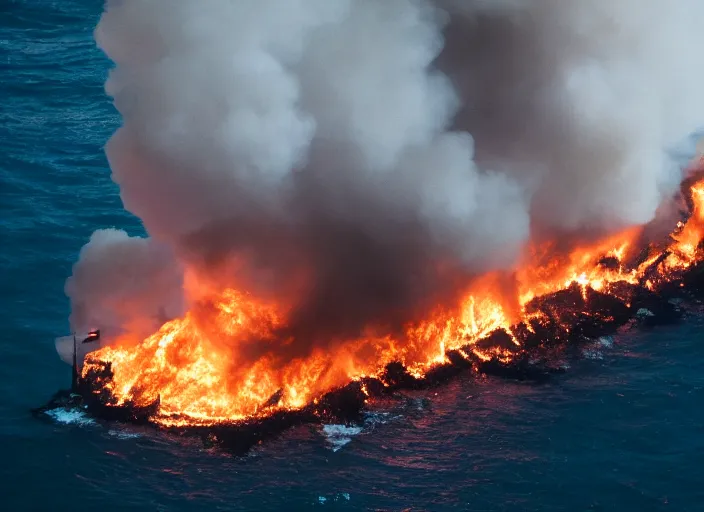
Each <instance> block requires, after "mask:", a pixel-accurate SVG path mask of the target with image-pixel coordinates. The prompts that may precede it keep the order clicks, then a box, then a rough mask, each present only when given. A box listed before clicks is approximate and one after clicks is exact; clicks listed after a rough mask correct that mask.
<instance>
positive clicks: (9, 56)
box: [0, 0, 704, 512]
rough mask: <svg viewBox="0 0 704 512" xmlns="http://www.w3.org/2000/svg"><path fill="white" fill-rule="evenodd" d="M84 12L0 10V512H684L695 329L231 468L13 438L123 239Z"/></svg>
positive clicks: (122, 447) (174, 445) (283, 444)
mask: <svg viewBox="0 0 704 512" xmlns="http://www.w3.org/2000/svg"><path fill="white" fill-rule="evenodd" d="M194 1H195V0H194ZM206 1H207V0H206ZM101 8H102V2H101V1H100V0H61V1H49V0H25V1H13V0H0V299H1V300H2V302H1V305H2V307H0V326H2V330H1V331H0V332H1V333H2V334H1V335H0V377H1V378H0V447H2V452H1V454H2V474H1V475H0V503H1V505H0V508H2V510H57V511H61V510H83V509H84V508H86V507H95V508H96V509H98V510H101V511H105V512H107V511H111V510H158V511H180V510H194V511H195V510H197V511H201V510H307V509H311V508H312V509H320V510H377V509H378V510H402V509H405V508H411V509H412V510H433V511H435V510H437V511H442V510H473V511H494V510H497V511H498V510H501V511H533V510H534V511H539V510H540V511H542V510H545V511H558V510H567V511H583V510H613V511H630V510H633V511H651V510H652V511H659V510H663V511H701V510H704V477H703V476H702V474H701V464H702V461H704V358H703V357H702V355H703V354H704V334H702V332H703V331H702V327H703V326H704V322H703V321H702V319H701V317H696V316H694V317H692V318H689V319H688V320H687V321H686V322H684V323H683V324H681V325H679V326H675V327H667V328H658V329H654V330H649V331H635V332H630V333H626V334H623V335H619V336H617V337H615V339H614V344H613V346H594V347H591V348H590V349H589V350H587V351H585V352H584V353H583V355H582V357H577V358H574V360H572V361H571V362H570V364H571V368H570V371H569V372H568V373H567V374H566V375H565V376H564V377H561V378H560V379H558V380H557V381H555V382H553V383H551V384H548V385H544V386H529V385H521V384H514V383H509V382H505V381H497V380H492V379H488V380H485V381H480V382H476V381H472V380H469V379H459V380H456V381H454V382H453V383H451V384H450V385H449V386H447V387H444V388H441V389H438V390H434V391H432V392H426V393H422V394H413V393H409V394H407V395H405V397H404V398H401V399H399V400H398V401H396V402H394V403H391V404H388V405H387V406H386V407H384V408H383V410H379V411H377V412H375V413H373V414H370V416H369V418H368V419H367V422H366V423H365V426H364V427H363V428H362V429H361V430H360V431H348V432H344V431H342V432H341V431H339V429H338V431H335V429H334V428H332V427H330V428H328V431H327V433H326V432H325V431H321V430H320V429H319V428H317V427H316V428H313V427H302V428H298V429H295V430H293V431H290V432H288V433H287V434H285V435H284V436H283V437H281V438H280V439H278V440H275V441H273V442H271V443H267V444H265V445H264V446H262V447H261V448H259V449H257V450H255V451H254V452H253V453H252V455H251V456H249V457H246V458H243V459H232V458H229V457H226V456H223V455H221V454H218V453H217V452H212V451H204V450H202V449H201V447H200V445H199V444H197V443H194V442H186V441H183V440H179V439H172V438H169V437H168V436H164V435H157V434H155V433H153V432H151V431H150V430H148V429H147V430H138V429H133V428H124V427H117V426H115V425H105V424H97V423H87V419H86V418H78V419H77V420H75V419H74V421H68V420H70V418H66V417H64V418H59V420H57V421H46V422H42V421H38V420H37V419H35V418H33V417H32V416H31V415H30V413H29V409H30V408H32V407H36V406H38V405H41V404H43V403H44V402H45V401H46V399H48V398H49V397H50V396H51V394H52V393H53V392H54V391H56V390H57V389H59V388H63V387H66V385H67V383H68V380H69V376H70V369H69V368H68V367H67V366H66V365H64V364H63V363H61V362H60V360H59V358H58V356H57V355H56V353H55V351H54V347H53V338H54V337H55V336H57V335H61V334H65V333H67V331H68V322H67V318H68V314H69V310H68V301H67V299H66V298H65V296H64V294H63V285H64V281H65V279H66V277H67V276H68V275H70V272H71V265H72V264H73V262H75V261H76V259H77V257H78V251H79V250H80V248H81V246H82V245H83V244H84V243H85V242H86V241H87V240H88V237H89V236H90V234H91V233H92V232H93V230H95V229H97V228H102V227H109V226H116V227H120V228H123V229H126V230H128V231H130V232H131V233H140V232H141V231H142V229H141V226H140V223H139V221H138V220H137V219H135V218H133V217H132V216H130V215H129V214H127V213H126V212H124V210H123V209H122V205H121V202H120V199H119V191H118V190H117V187H116V186H115V185H114V184H113V183H112V182H111V181H110V171H109V169H108V166H107V162H106V160H105V156H104V154H103V151H102V146H103V145H104V143H105V142H106V140H107V139H108V138H109V136H110V134H111V133H112V132H113V131H114V130H115V128H116V127H117V126H118V124H119V118H118V116H117V115H116V113H115V111H114V110H113V108H112V107H111V105H110V102H109V99H108V98H107V97H106V96H105V95H104V93H103V89H102V84H103V81H104V79H105V75H106V73H107V69H108V68H109V63H108V62H107V61H106V59H105V58H104V57H103V56H102V55H101V53H100V52H99V51H98V50H97V49H96V48H95V45H94V43H93V40H92V29H93V27H94V26H95V24H96V22H97V19H98V16H99V15H100V10H101ZM348 440H349V442H347V443H346V444H344V443H345V442H346V441H348ZM334 449H335V450H336V451H334Z"/></svg>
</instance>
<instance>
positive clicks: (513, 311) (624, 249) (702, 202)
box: [83, 180, 704, 425]
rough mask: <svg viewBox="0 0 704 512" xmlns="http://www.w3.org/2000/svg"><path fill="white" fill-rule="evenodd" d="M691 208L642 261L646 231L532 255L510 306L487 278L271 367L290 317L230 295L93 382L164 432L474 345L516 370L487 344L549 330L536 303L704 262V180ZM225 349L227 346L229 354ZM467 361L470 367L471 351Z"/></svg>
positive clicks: (419, 371)
mask: <svg viewBox="0 0 704 512" xmlns="http://www.w3.org/2000/svg"><path fill="white" fill-rule="evenodd" d="M690 196H691V201H690V203H691V205H690V208H691V210H692V211H691V216H690V217H689V219H688V220H687V222H686V223H679V224H678V226H677V228H676V229H675V231H674V233H673V234H672V236H671V243H670V244H669V246H668V247H666V249H665V250H660V251H656V253H655V254H649V255H646V256H645V257H642V258H641V260H642V261H640V262H638V263H636V264H630V265H629V264H627V263H626V262H627V261H633V257H634V255H636V247H634V242H635V240H636V239H637V238H638V236H639V234H640V233H641V230H640V229H630V230H627V231H625V232H623V233H621V234H619V235H617V236H614V237H611V238H609V239H607V240H603V241H600V242H599V243H596V244H594V245H592V246H589V247H582V248H579V249H577V250H573V251H571V252H570V253H568V254H565V255H564V256H562V257H559V258H555V257H552V258H549V257H548V258H546V255H550V254H555V252H554V247H551V246H544V247H534V248H532V251H531V254H530V257H529V258H528V263H527V264H525V265H523V266H522V268H521V269H520V270H519V271H518V272H517V273H516V275H515V297H513V298H512V299H511V300H507V297H506V296H505V295H506V292H505V291H504V292H500V291H498V290H499V289H500V288H499V287H497V286H495V282H494V279H495V277H496V276H493V275H487V276H484V278H483V279H480V280H478V281H475V282H474V283H472V284H471V286H469V290H468V292H467V294H466V296H465V299H464V300H463V301H462V303H461V304H460V305H458V306H456V307H447V306H445V307H440V306H438V307H437V308H436V310H435V311H432V312H429V314H428V316H427V318H426V319H425V320H423V321H419V322H416V323H415V324H413V325H409V326H408V327H407V329H406V332H405V335H403V336H391V335H384V336H379V335H377V334H374V335H370V336H368V337H365V338H363V339H356V340H347V341H346V342H343V343H336V344H335V347H336V348H329V349H326V350H325V351H322V350H317V351H315V352H313V353H312V354H310V355H308V356H306V357H305V358H303V359H294V360H289V361H283V362H282V361H275V360H273V359H272V358H271V356H269V355H264V356H259V357H255V358H252V357H251V353H256V352H257V348H258V347H259V345H260V344H269V345H271V344H273V345H274V346H282V347H283V346H285V345H286V340H280V339H277V336H276V331H277V328H279V327H281V326H285V325H286V311H284V310H283V309H282V307H281V306H280V305H277V304H265V303H262V302H261V301H258V300H257V299H255V298H254V297H251V296H248V295H245V294H243V293H240V292H238V291H236V290H225V291H224V292H222V293H220V294H219V295H218V296H217V297H213V298H211V299H209V300H207V301H201V302H199V303H198V304H197V305H196V306H194V307H193V308H192V309H191V311H189V312H188V313H187V314H186V315H185V316H184V317H183V318H180V319H176V320H173V321H170V322H167V323H166V324H164V325H163V326H162V327H161V328H160V329H159V331H158V332H156V333H154V334H153V335H151V336H150V337H148V338H147V339H146V340H144V341H141V342H138V343H136V342H135V340H131V339H129V338H123V339H119V340H117V341H116V343H115V344H114V345H113V346H110V347H106V348H103V349H101V350H99V351H97V352H94V353H92V354H90V355H89V356H88V357H87V359H86V362H85V365H84V367H83V376H84V377H87V376H88V375H89V373H90V372H91V370H95V369H96V368H98V367H100V365H101V364H102V363H104V362H109V363H110V364H111V369H112V372H113V378H112V379H111V380H109V381H106V382H105V384H104V388H105V389H107V391H109V392H110V394H111V395H112V397H113V398H114V399H115V401H116V404H117V405H119V404H126V403H130V404H133V405H136V406H146V405H148V404H151V403H153V402H154V401H155V400H156V399H157V398H159V400H160V401H159V409H158V414H157V415H156V416H155V417H154V418H153V420H154V421H156V422H158V423H161V424H163V425H209V424H214V423H219V422H223V421H235V420H239V419H243V418H249V417H255V416H266V415H269V414H271V413H272V412H274V411H276V410H281V409H299V408H302V407H303V406H305V405H306V404H307V403H310V402H311V401H313V400H315V399H316V398H317V397H319V396H321V395H322V394H323V393H325V392H326V391H329V390H330V389H332V388H334V387H336V386H341V385H344V384H346V383H347V382H349V381H350V380H354V379H359V378H361V377H363V376H375V375H379V374H380V372H381V371H382V369H383V368H384V366H385V365H386V364H388V363H390V362H392V361H399V362H401V363H403V364H404V365H405V366H406V368H407V369H408V372H409V373H410V374H411V375H412V376H415V377H423V376H424V375H425V374H426V372H427V371H428V370H429V369H430V368H431V367H432V366H433V365H435V364H437V363H442V362H445V361H447V353H448V351H451V350H458V349H460V348H461V347H466V346H467V345H473V348H472V349H471V352H472V354H471V355H473V356H474V357H476V358H478V359H480V360H483V361H489V360H491V359H494V358H496V359H498V360H501V361H509V360H511V358H512V357H514V355H513V354H515V352H512V351H509V350H507V349H505V348H501V347H490V348H483V347H480V346H479V345H478V344H477V342H478V341H479V340H482V339H484V338H486V337H487V336H489V335H490V334H491V333H492V332H494V331H496V330H497V329H504V330H505V331H506V332H508V333H509V336H511V338H512V339H511V340H510V341H511V343H513V344H514V345H516V346H518V345H519V341H518V339H517V337H516V336H515V335H514V333H511V326H512V325H517V324H518V323H519V322H521V321H522V322H524V325H526V326H527V328H528V329H531V328H532V327H531V325H532V324H531V323H530V320H540V319H541V315H542V313H541V312H540V311H530V312H528V311H527V310H526V309H527V305H528V304H529V302H530V301H531V300H532V299H534V298H536V297H540V296H544V295H546V294H550V293H554V292H556V291H559V290H564V289H567V288H569V287H570V286H574V284H575V283H576V284H577V285H578V286H579V289H581V293H582V295H583V297H584V298H585V299H586V297H587V294H588V290H589V289H590V288H591V289H593V290H597V291H600V292H602V293H606V294H608V293H611V292H612V289H611V288H612V286H613V285H614V283H617V282H625V283H630V284H639V283H640V284H641V285H642V286H645V287H647V288H651V289H652V288H653V287H654V286H655V283H657V282H663V281H667V280H669V279H671V278H672V277H673V276H674V275H676V273H677V272H678V271H679V270H682V269H686V268H687V267H689V266H691V265H692V264H693V263H695V262H697V261H700V260H701V259H702V250H701V241H702V239H703V238H704V236H703V235H704V180H700V181H698V182H696V183H694V184H693V185H692V186H691V188H690ZM223 338H227V341H228V342H227V343H222V342H221V340H222V339H223ZM264 353H265V354H270V353H271V352H264ZM245 354H247V357H245ZM459 354H461V356H462V357H465V358H469V357H470V354H469V353H468V352H467V351H466V350H460V352H459ZM252 360H254V361H255V362H254V363H252V362H251V361H252Z"/></svg>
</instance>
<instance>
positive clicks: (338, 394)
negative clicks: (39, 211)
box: [35, 172, 704, 454]
mask: <svg viewBox="0 0 704 512" xmlns="http://www.w3.org/2000/svg"><path fill="white" fill-rule="evenodd" d="M682 189H683V192H684V196H685V202H686V204H687V209H688V211H687V212H686V214H684V218H683V220H682V221H681V222H679V223H678V225H677V228H676V230H675V231H674V232H673V233H672V234H671V235H670V236H669V239H668V240H666V241H665V242H664V243H661V244H659V245H655V244H649V245H648V246H647V247H646V248H645V249H644V250H642V251H641V252H640V253H636V251H633V250H627V249H632V248H633V246H634V244H633V241H634V240H635V239H636V238H637V234H634V233H633V232H629V233H626V234H623V235H622V236H617V237H615V238H613V239H610V240H608V241H606V242H601V243H600V244H599V245H598V247H591V248H589V249H581V250H580V251H576V252H573V253H572V254H570V255H569V257H567V258H566V259H565V260H564V261H563V265H561V266H560V267H559V271H554V266H553V267H551V268H553V272H552V274H550V276H551V278H550V279H547V278H543V279H541V280H539V281H536V279H535V278H531V277H530V276H535V275H540V276H545V275H547V274H545V273H544V272H541V269H536V268H532V269H529V270H528V271H524V272H523V273H519V274H518V276H517V280H518V281H519V283H520V282H523V283H527V284H526V286H524V287H521V286H518V295H519V299H518V303H519V305H520V310H519V312H518V313H517V314H515V315H512V316H511V315H509V314H508V313H506V311H505V308H503V306H502V305H501V302H500V301H497V300H495V299H494V298H493V297H492V296H491V291H486V292H484V295H486V297H484V296H482V293H481V292H479V291H475V290H476V287H475V288H474V289H473V290H472V294H470V295H469V296H468V299H467V301H466V302H465V303H464V304H463V305H462V307H461V308H460V310H461V313H457V312H456V311H455V312H454V313H452V314H445V315H443V314H438V315H436V316H437V318H431V319H430V320H428V321H426V322H424V323H421V324H420V325H419V326H414V327H412V328H409V331H408V335H407V337H408V339H407V340H404V341H405V345H403V346H404V347H405V349H400V348H399V346H401V345H399V344H396V343H394V340H391V341H389V340H388V339H386V343H385V344H384V343H382V342H381V341H377V342H375V346H376V347H379V346H383V348H382V349H379V348H377V352H376V359H375V363H374V364H375V365H376V366H375V365H374V364H372V365H371V366H369V365H367V366H364V365H354V364H352V363H347V364H346V365H345V366H344V367H343V368H341V367H339V366H338V367H334V366H332V367H331V363H329V362H325V361H323V362H322V364H320V362H319V361H318V362H314V363H310V362H306V361H304V362H302V363H299V367H298V368H297V370H298V372H299V373H298V374H294V373H293V372H292V371H291V370H290V369H289V373H288V376H287V377H285V378H283V379H278V380H277V379H272V373H271V372H273V371H274V370H269V369H267V368H261V367H257V366H256V365H255V366H254V367H253V368H252V370H251V373H249V374H248V375H246V378H245V379H243V380H240V382H243V383H244V384H242V386H243V388H244V391H242V390H234V391H233V390H231V389H229V388H228V386H227V385H222V384H221V381H220V380H219V374H218V372H222V371H223V368H222V367H218V366H217V365H216V363H215V362H214V361H216V359H208V356H207V352H203V351H202V347H200V346H198V347H196V349H195V350H190V349H189V351H187V354H186V355H184V353H183V350H181V351H180V352H179V354H180V355H179V357H181V359H184V358H185V360H186V361H185V362H183V363H182V365H183V366H184V368H181V372H180V373H174V370H173V369H172V368H170V367H168V366H165V365H167V364H168V361H167V359H169V357H172V358H173V357H174V356H173V354H172V355H171V356H169V355H168V354H165V350H166V349H167V348H168V346H171V345H173V344H174V343H183V344H185V346H191V345H189V344H190V343H196V341H198V340H200V338H201V336H200V334H199V333H197V332H195V333H194V331H193V330H192V329H194V327H193V325H191V324H189V317H188V316H186V317H185V318H183V319H180V320H177V321H172V322H168V323H167V324H165V325H164V327H162V329H161V330H160V331H159V332H157V333H155V334H154V335H153V336H151V337H150V338H148V339H147V340H145V341H144V342H142V343H141V344H139V345H137V346H135V345H131V346H130V345H127V346H124V347H120V345H119V344H118V345H116V346H109V347H104V348H101V349H99V350H97V351H95V352H92V353H89V354H88V355H87V357H85V361H84V362H83V364H81V362H82V359H83V357H81V356H77V354H78V352H80V349H81V348H83V347H84V345H86V346H90V344H94V343H95V344H98V343H96V342H99V341H100V331H92V332H91V333H89V334H88V335H86V336H79V337H78V338H77V337H75V336H73V337H66V338H60V339H59V340H57V350H58V351H59V352H60V354H61V355H62V357H63V359H64V360H65V361H68V360H71V362H72V365H73V383H72V389H71V390H70V391H62V392H59V393H57V394H56V395H55V396H54V397H53V398H52V399H51V401H50V402H49V403H48V404H47V405H46V406H45V407H42V408H40V409H37V410H36V411H35V412H36V413H37V414H41V413H42V412H43V411H46V410H49V409H55V408H57V407H66V408H74V407H81V408H84V409H86V410H87V411H88V412H89V413H90V414H92V415H94V416H95V417H98V418H101V419H104V420H107V421H121V422H128V423H136V424H150V425H154V426H155V427H157V428H160V429H164V430H167V431H169V432H173V433H176V434H183V435H196V436H200V437H201V438H202V439H203V441H204V443H206V444H208V445H216V446H218V447H220V448H221V449H223V450H225V451H228V452H230V453H232V454H243V453H245V452H246V451H247V450H249V449H250V448H251V447H252V446H254V445H256V444H258V443H260V442H261V441H263V440H265V439H266V438H270V437H273V436H276V435H278V434H280V433H281V432H283V431H284V430H286V429H288V428H290V427H292V426H294V425H300V424H306V423H323V422H345V423H349V422H355V421H358V420H359V419H360V416H361V413H362V411H363V409H364V408H365V406H367V404H368V403H369V402H370V401H373V400H374V399H375V398H379V397H382V396H385V395H389V394H393V393H394V392H397V391H400V390H417V389H423V388H428V387H431V386H435V385H438V384H441V383H443V382H446V381H447V380H448V379H451V378H453V377H454V376H456V375H458V374H460V373H462V372H467V373H470V374H472V373H474V374H477V375H489V376H496V377H500V378H507V379H517V380H521V381H530V382H543V381H546V380H548V379H549V378H550V377H551V376H552V375H553V374H555V373H559V372H561V371H562V370H561V369H558V368H554V367H552V366H551V365H550V363H549V362H547V361H549V358H547V357H546V354H548V353H554V351H556V350H562V349H565V348H568V347H573V346H577V345H578V344H580V343H583V342H585V341H589V340H594V339H597V338H599V337H600V336H605V335H610V334H613V333H615V332H616V331H617V330H618V329H619V328H622V327H623V326H625V325H626V324H629V323H631V322H633V321H634V320H640V322H641V323H645V324H646V325H647V324H650V325H654V324H658V323H669V322H675V321H677V320H678V319H679V318H680V316H681V315H682V310H681V309H680V308H679V307H678V306H677V304H679V303H680V301H683V300H684V301H685V303H686V302H687V301H691V300H693V299H696V298H697V297H702V295H704V172H699V173H697V174H696V175H695V176H693V177H692V178H690V179H688V180H686V181H685V182H684V183H683V186H682ZM634 253H635V254H634ZM536 282H537V283H538V285H536ZM528 284H529V285H530V286H528ZM487 289H488V290H491V288H490V287H489V288H487ZM225 298H228V300H229V302H227V307H225V306H223V307H222V311H221V313H223V314H226V315H229V316H233V314H234V315H239V317H238V328H240V327H242V326H244V327H247V322H252V323H257V322H259V323H261V322H262V317H261V311H260V308H259V306H258V305H255V306H256V307H255V306H252V305H251V304H248V303H247V302H246V299H244V298H243V296H241V295H237V294H234V295H231V296H228V297H225ZM223 300H224V299H223ZM233 305H234V306H237V308H238V309H237V310H236V311H235V312H234V313H233V311H234V310H233V309H232V306H233ZM258 315H259V316H258ZM265 316H266V314H265ZM509 318H516V319H517V320H515V321H513V322H511V321H509V320H508V319H509ZM243 319H244V320H243ZM230 327H231V326H229V324H228V325H225V326H224V327H223V328H224V329H228V328H230ZM257 329H258V328H257ZM257 329H254V330H253V331H252V332H258V330H257ZM421 339H422V340H424V343H420V342H419V341H418V340H421ZM192 340H196V341H192ZM201 341H202V340H201ZM201 341H198V343H201ZM428 341H430V342H432V343H430V344H429V343H428ZM414 343H415V345H414ZM201 344H202V343H201ZM431 345H434V346H433V347H432V348H429V347H430V346H431ZM408 347H413V348H415V349H416V350H415V352H412V351H410V350H408ZM418 347H420V348H418ZM438 348H439V351H438ZM438 352H439V353H438ZM204 354H205V355H204ZM340 354H341V353H340ZM340 354H332V355H331V357H332V358H334V359H335V360H336V361H337V360H338V359H341V358H343V356H342V355H340ZM419 354H421V355H422V356H423V357H421V356H419ZM215 357H216V358H217V355H216V356H215ZM311 357H312V356H311ZM348 359H349V357H348ZM321 368H322V369H321ZM267 372H269V373H267ZM184 373H185V374H187V375H184ZM331 374H332V375H334V378H330V375H331ZM291 375H294V376H293V377H291ZM301 376H305V379H304V378H303V377H301ZM345 382H347V383H346V384H345ZM313 383H317V384H318V387H317V388H316V386H315V385H314V384H313ZM305 386H307V388H306V387H305ZM305 389H307V390H308V392H302V391H305ZM238 393H239V394H238ZM194 404H195V405H194Z"/></svg>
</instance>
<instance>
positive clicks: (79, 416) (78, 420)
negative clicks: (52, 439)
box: [44, 407, 95, 426]
mask: <svg viewBox="0 0 704 512" xmlns="http://www.w3.org/2000/svg"><path fill="white" fill-rule="evenodd" d="M44 414H46V415H47V416H50V417H51V418H52V419H53V420H54V421H56V422H57V423H63V424H66V425H82V426H84V425H95V420H94V419H93V418H90V417H89V416H88V415H87V414H86V413H85V412H83V411H81V410H79V409H64V408H61V407H59V408H58V409H51V410H49V411H45V412H44Z"/></svg>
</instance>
